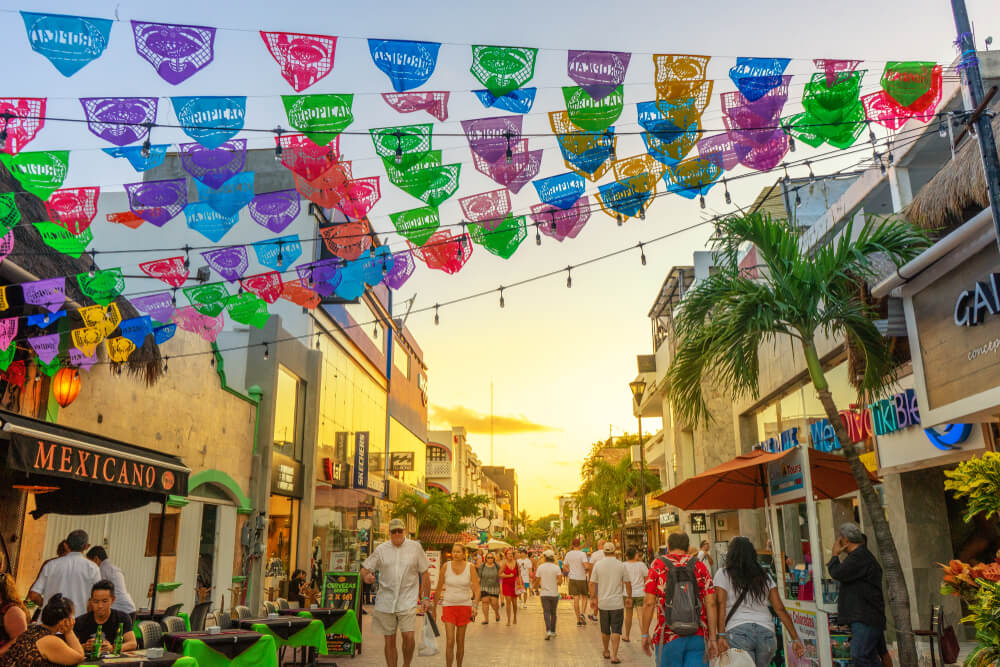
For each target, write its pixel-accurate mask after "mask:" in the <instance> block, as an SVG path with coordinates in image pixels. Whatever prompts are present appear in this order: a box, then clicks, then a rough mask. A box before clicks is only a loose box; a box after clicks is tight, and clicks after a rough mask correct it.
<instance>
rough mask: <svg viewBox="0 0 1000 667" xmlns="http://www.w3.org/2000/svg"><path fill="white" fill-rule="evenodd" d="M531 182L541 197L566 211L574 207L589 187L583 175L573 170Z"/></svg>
mask: <svg viewBox="0 0 1000 667" xmlns="http://www.w3.org/2000/svg"><path fill="white" fill-rule="evenodd" d="M531 184H532V185H534V186H535V191H536V192H537V193H538V198H539V199H541V200H542V201H543V202H545V203H546V204H549V205H551V206H555V207H556V208H561V209H562V210H564V211H565V210H566V209H568V208H572V206H573V204H575V203H576V201H577V200H578V199H579V198H580V197H582V196H583V191H584V190H585V189H586V188H587V182H586V181H585V180H584V178H583V176H581V175H580V174H577V173H575V172H572V171H571V172H569V173H566V174H560V175H559V176H549V177H548V178H539V179H538V180H535V181H532V183H531Z"/></svg>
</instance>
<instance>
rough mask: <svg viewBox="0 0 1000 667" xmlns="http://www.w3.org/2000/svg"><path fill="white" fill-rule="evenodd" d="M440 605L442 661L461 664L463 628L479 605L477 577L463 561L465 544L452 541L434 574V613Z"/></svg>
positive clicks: (472, 568) (471, 568)
mask: <svg viewBox="0 0 1000 667" xmlns="http://www.w3.org/2000/svg"><path fill="white" fill-rule="evenodd" d="M438 605H441V620H442V621H443V622H444V632H445V639H446V643H445V652H444V657H445V662H446V663H447V667H452V663H453V662H455V661H457V663H458V667H462V658H464V657H465V629H466V628H467V627H468V625H469V623H471V622H472V621H473V620H475V618H476V607H478V606H479V576H478V575H477V574H476V569H475V568H474V567H472V565H470V564H469V563H467V562H466V561H465V545H463V544H462V543H461V542H456V543H455V544H453V545H452V547H451V560H450V561H448V562H447V563H446V564H445V565H444V567H443V568H442V569H441V574H440V575H438V585H437V593H435V594H434V612H433V613H434V616H435V618H436V617H437V607H438Z"/></svg>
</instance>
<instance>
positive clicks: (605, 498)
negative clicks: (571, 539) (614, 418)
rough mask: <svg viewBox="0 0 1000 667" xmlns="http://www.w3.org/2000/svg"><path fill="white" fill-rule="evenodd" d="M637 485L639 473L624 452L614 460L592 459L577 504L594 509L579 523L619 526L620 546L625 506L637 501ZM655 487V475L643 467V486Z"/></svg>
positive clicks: (603, 528)
mask: <svg viewBox="0 0 1000 667" xmlns="http://www.w3.org/2000/svg"><path fill="white" fill-rule="evenodd" d="M640 488H641V483H640V473H639V471H638V470H637V469H635V467H633V465H632V459H631V458H629V457H628V456H626V457H624V458H622V460H621V461H619V462H618V463H616V464H611V463H608V462H607V461H603V460H596V461H594V463H593V475H592V476H591V477H590V479H588V480H586V481H585V482H584V483H583V485H582V486H580V490H579V491H578V492H577V498H578V501H577V503H578V504H579V506H580V507H581V508H584V509H585V510H594V514H593V515H590V514H585V516H584V520H583V523H584V524H585V525H588V526H591V527H593V528H594V529H596V530H599V531H604V532H608V533H610V532H612V531H614V530H615V529H618V530H620V531H621V533H622V539H621V543H622V546H623V547H624V546H625V515H626V514H627V512H628V508H629V506H632V505H637V504H638V503H639V502H641V500H642V498H641V497H640V492H639V489H640ZM659 488H660V479H659V477H658V476H657V475H655V474H654V473H652V472H650V471H648V470H647V471H646V490H647V491H656V490H657V489H659ZM643 530H645V527H643Z"/></svg>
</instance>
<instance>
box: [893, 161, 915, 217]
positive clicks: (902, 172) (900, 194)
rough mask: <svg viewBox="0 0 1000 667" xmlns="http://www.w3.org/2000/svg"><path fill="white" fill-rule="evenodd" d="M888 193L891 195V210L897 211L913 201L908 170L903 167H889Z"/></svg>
mask: <svg viewBox="0 0 1000 667" xmlns="http://www.w3.org/2000/svg"><path fill="white" fill-rule="evenodd" d="M889 193H890V194H891V195H892V210H893V212H894V213H899V212H900V211H901V210H902V209H903V207H904V206H906V205H907V204H909V203H910V202H911V201H913V188H912V187H911V185H910V170H909V169H906V168H904V167H889Z"/></svg>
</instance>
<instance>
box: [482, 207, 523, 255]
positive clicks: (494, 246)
mask: <svg viewBox="0 0 1000 667" xmlns="http://www.w3.org/2000/svg"><path fill="white" fill-rule="evenodd" d="M524 219H525V216H523V215H519V216H518V217H516V218H515V217H513V216H512V215H509V214H508V215H507V217H506V218H504V219H503V221H502V222H501V223H500V224H499V225H497V226H496V227H495V228H494V229H492V230H491V229H488V228H486V227H484V226H483V225H480V224H479V223H477V222H474V223H472V224H470V225H469V236H470V237H472V240H473V241H474V242H475V243H478V244H479V245H481V246H483V247H484V248H486V249H487V250H488V251H490V252H491V253H493V254H494V255H496V256H497V257H502V258H503V259H510V258H511V255H513V254H514V252H515V251H516V250H517V248H518V246H520V245H521V242H522V241H524V239H526V238H527V237H528V231H527V228H526V227H525V223H524Z"/></svg>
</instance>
